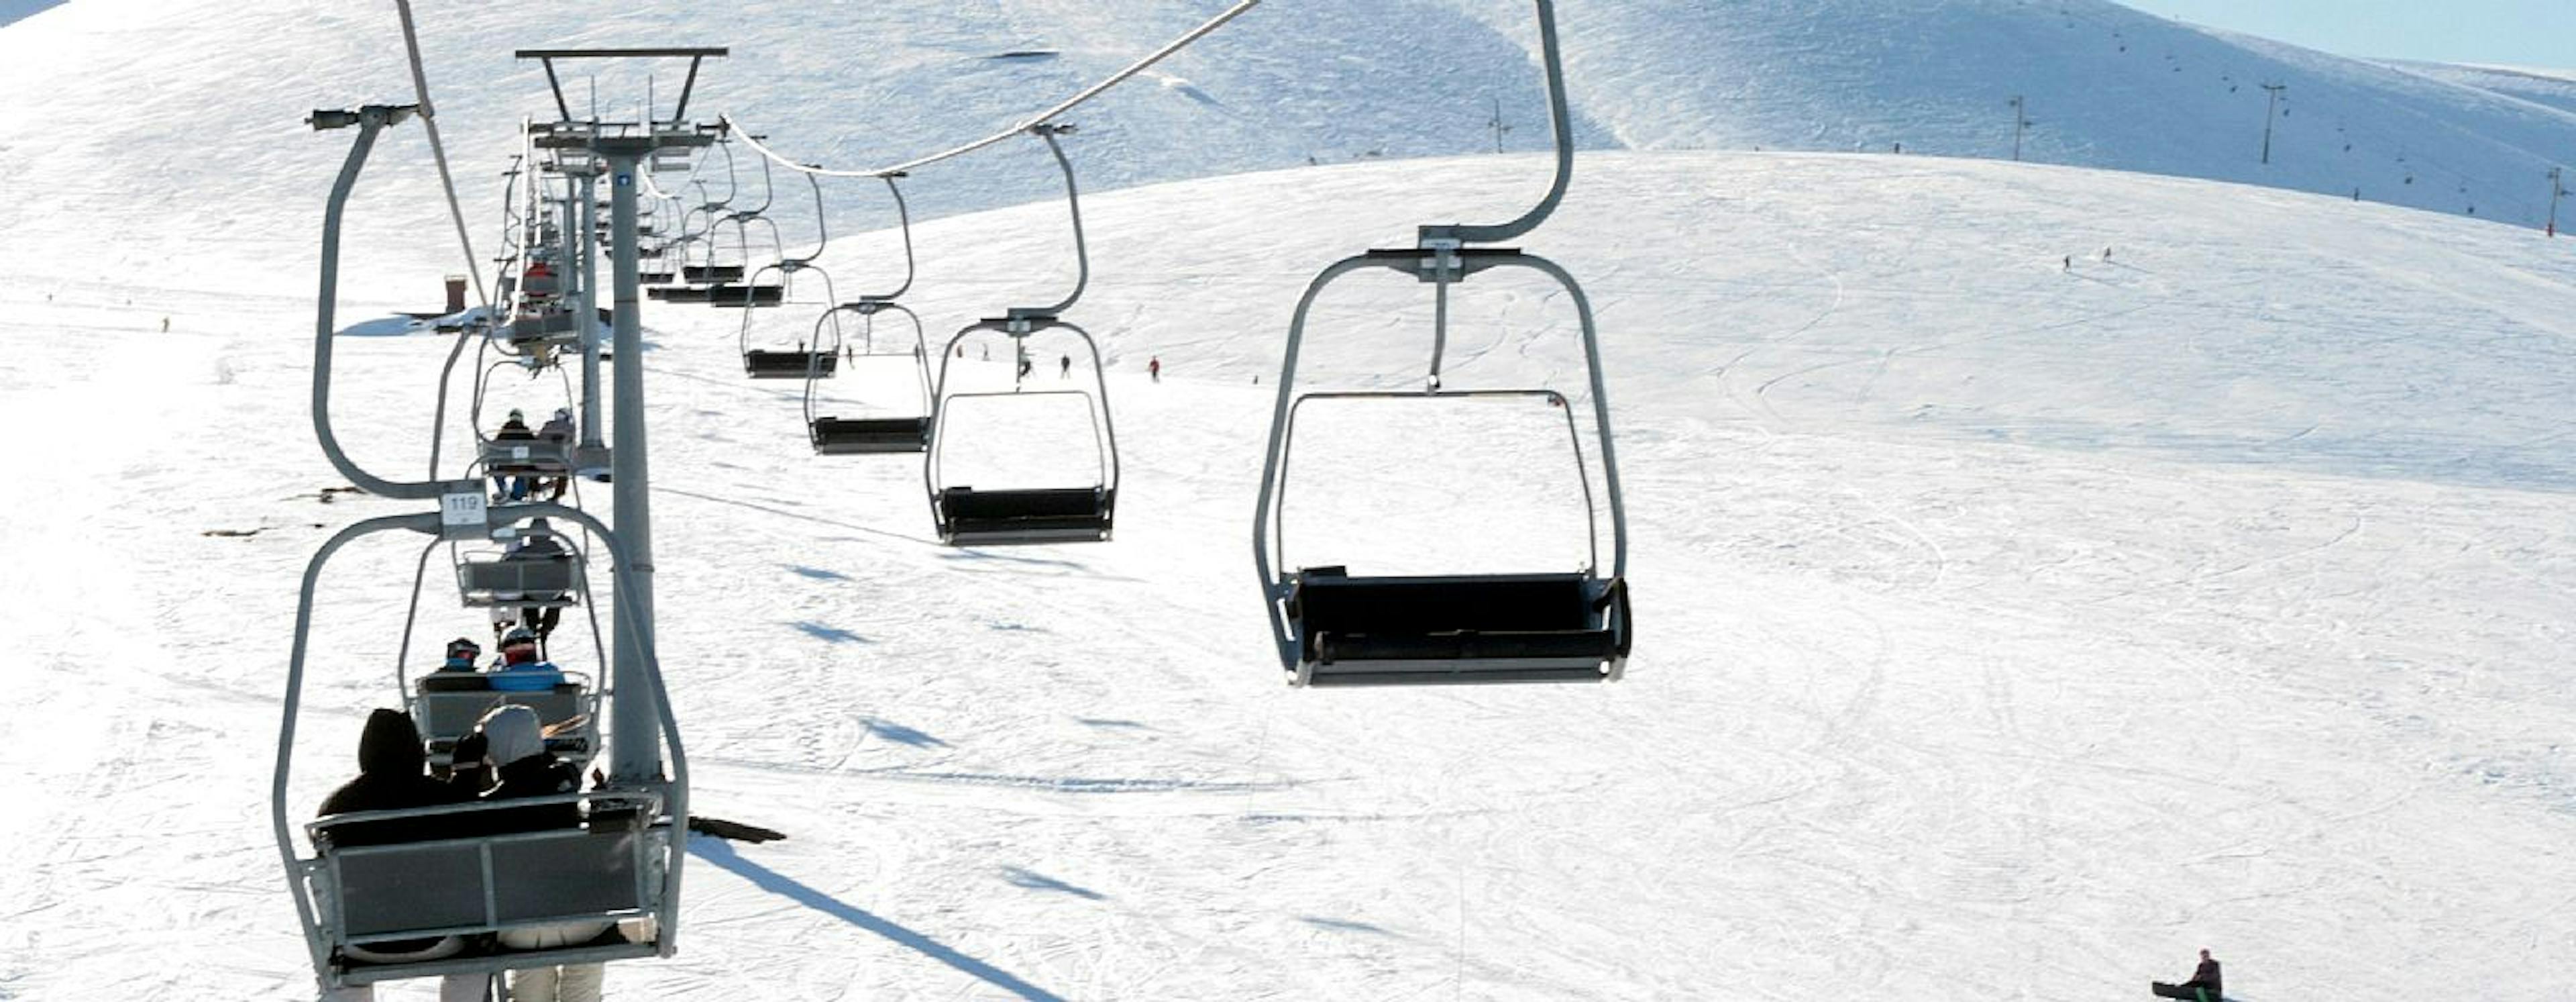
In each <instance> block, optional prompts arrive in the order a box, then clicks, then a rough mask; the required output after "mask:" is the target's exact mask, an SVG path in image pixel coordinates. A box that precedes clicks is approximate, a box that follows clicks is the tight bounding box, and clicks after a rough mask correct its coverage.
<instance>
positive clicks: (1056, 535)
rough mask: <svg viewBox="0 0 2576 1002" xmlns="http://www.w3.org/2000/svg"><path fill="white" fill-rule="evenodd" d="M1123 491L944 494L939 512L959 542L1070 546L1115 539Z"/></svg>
mask: <svg viewBox="0 0 2576 1002" xmlns="http://www.w3.org/2000/svg"><path fill="white" fill-rule="evenodd" d="M1116 495H1117V492H1115V491H1111V490H1107V489H1104V488H1099V487H1075V488H1049V489H1038V490H1008V491H979V490H976V489H974V488H972V487H950V488H947V489H946V490H942V491H940V492H939V514H940V519H941V521H942V522H943V523H944V524H945V525H946V526H947V530H948V536H949V541H951V542H957V543H976V542H985V543H1009V542H1032V543H1034V542H1065V541H1080V540H1101V539H1107V538H1109V529H1110V520H1111V511H1112V508H1113V505H1114V503H1115V501H1116Z"/></svg>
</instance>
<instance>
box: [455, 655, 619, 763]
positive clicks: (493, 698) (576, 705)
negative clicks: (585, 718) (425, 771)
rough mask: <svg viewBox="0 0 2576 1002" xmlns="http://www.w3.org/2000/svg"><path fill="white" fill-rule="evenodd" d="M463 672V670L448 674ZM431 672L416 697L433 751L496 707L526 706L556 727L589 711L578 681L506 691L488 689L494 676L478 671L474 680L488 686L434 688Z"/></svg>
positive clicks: (467, 731) (544, 722)
mask: <svg viewBox="0 0 2576 1002" xmlns="http://www.w3.org/2000/svg"><path fill="white" fill-rule="evenodd" d="M449 674H453V675H463V674H464V673H463V672H453V673H449ZM440 677H442V676H440V675H429V676H426V677H424V678H422V679H421V686H420V695H419V696H417V697H415V698H414V700H413V701H414V703H415V704H416V705H417V709H416V711H415V712H414V714H413V715H414V716H415V717H417V718H419V722H420V733H421V736H422V737H423V738H424V739H426V740H427V741H428V742H429V747H430V750H431V751H433V752H443V751H445V750H447V749H448V748H452V747H454V746H455V744H456V740H457V739H458V738H462V737H464V736H466V735H467V734H471V733H473V732H474V724H475V722H476V721H479V720H482V719H483V714H485V713H487V712H490V711H491V709H492V708H493V707H496V706H524V707H527V708H529V709H531V710H535V711H537V722H538V723H539V724H542V725H544V726H547V727H553V726H555V725H557V724H561V723H563V722H565V721H568V720H573V719H576V718H579V717H580V716H582V715H583V714H585V713H587V712H589V707H588V706H587V705H586V700H585V699H584V698H583V693H582V687H581V686H580V685H579V684H578V683H573V682H564V683H561V684H558V685H555V686H554V687H552V688H548V689H542V690H528V691H505V690H499V689H492V688H488V686H489V685H490V684H491V678H492V677H491V676H489V675H483V674H480V673H477V674H475V675H474V676H473V679H474V680H475V681H476V682H477V683H479V684H481V685H483V686H486V688H479V689H432V688H430V686H429V682H430V680H431V679H436V678H440Z"/></svg>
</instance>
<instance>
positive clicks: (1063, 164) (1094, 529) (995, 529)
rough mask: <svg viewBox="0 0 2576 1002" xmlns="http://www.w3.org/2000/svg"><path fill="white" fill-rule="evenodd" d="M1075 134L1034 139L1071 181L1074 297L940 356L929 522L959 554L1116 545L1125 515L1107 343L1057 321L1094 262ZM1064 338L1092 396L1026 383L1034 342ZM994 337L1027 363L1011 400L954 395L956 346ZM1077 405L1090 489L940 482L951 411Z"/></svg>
mask: <svg viewBox="0 0 2576 1002" xmlns="http://www.w3.org/2000/svg"><path fill="white" fill-rule="evenodd" d="M1072 131H1073V126H1071V125H1057V124H1045V123H1041V124H1038V125H1034V126H1031V127H1030V128H1029V129H1028V132H1029V134H1030V135H1033V136H1036V137H1038V138H1039V139H1041V140H1043V141H1045V143H1046V146H1047V152H1049V153H1050V154H1053V155H1054V157H1055V162H1056V167H1057V169H1058V170H1060V171H1061V172H1062V173H1063V175H1064V195H1065V207H1066V209H1067V210H1068V212H1069V214H1070V215H1071V217H1072V221H1073V249H1074V269H1075V270H1074V284H1073V291H1072V292H1071V293H1070V294H1068V295H1066V296H1065V298H1064V299H1063V300H1062V301H1060V302H1058V303H1056V304H1055V305H1052V306H1038V307H1014V308H1012V309H1011V310H1010V311H1008V313H1007V314H1006V315H1004V316H1003V317H1001V318H999V319H988V320H983V321H979V322H977V323H973V324H969V325H967V326H966V327H965V329H963V330H960V331H958V332H957V334H956V336H955V337H952V338H950V339H949V341H948V343H947V344H946V345H943V346H941V348H940V349H939V381H938V383H937V384H936V388H935V390H934V392H933V393H932V396H931V417H932V421H931V431H930V448H929V455H928V457H927V459H926V461H925V462H924V463H923V465H922V479H923V482H924V483H925V484H926V485H927V486H928V487H929V489H930V514H931V518H932V520H933V522H934V524H935V525H936V526H937V528H938V530H939V538H940V540H941V541H943V542H946V543H949V544H951V545H956V546H979V545H995V544H1005V543H1075V542H1101V541H1105V540H1107V539H1108V538H1109V534H1110V530H1111V529H1112V528H1113V527H1114V526H1115V524H1116V518H1115V516H1116V513H1117V507H1118V429H1117V427H1116V426H1115V425H1114V424H1113V423H1111V421H1110V417H1109V375H1108V368H1107V366H1106V365H1104V364H1103V363H1102V362H1101V359H1100V343H1099V342H1098V341H1095V340H1093V339H1092V337H1091V333H1090V332H1089V331H1085V330H1083V329H1082V328H1080V327H1078V326H1075V325H1073V324H1070V323H1067V322H1065V321H1063V320H1060V319H1057V317H1058V316H1059V315H1061V314H1062V313H1063V312H1064V311H1066V310H1068V309H1071V308H1073V305H1074V304H1075V303H1077V302H1080V301H1081V299H1082V291H1083V289H1084V288H1085V287H1086V286H1088V285H1089V284H1090V282H1091V255H1090V251H1089V248H1088V246H1087V245H1086V243H1085V241H1084V239H1083V233H1082V197H1081V194H1080V192H1079V191H1078V190H1077V189H1076V187H1075V185H1074V176H1073V161H1071V160H1070V159H1067V158H1066V157H1065V155H1064V147H1063V145H1062V144H1061V143H1059V142H1058V141H1057V137H1058V136H1062V135H1065V134H1068V133H1071V132H1072ZM1050 330H1061V331H1065V332H1068V333H1070V334H1072V335H1074V336H1075V337H1077V338H1080V339H1081V340H1082V344H1083V349H1084V355H1085V356H1086V357H1088V358H1089V360H1090V362H1091V368H1090V375H1091V386H1092V388H1091V389H1088V390H1047V391H1028V390H1025V389H1023V388H1022V387H1021V385H1020V383H1019V379H1020V378H1021V377H1022V376H1024V375H1025V374H1026V373H1027V372H1028V371H1029V365H1028V361H1029V353H1028V338H1029V336H1030V335H1032V334H1037V333H1040V332H1044V331H1050ZM978 331H991V332H997V333H1000V334H1003V335H1005V336H1007V337H1008V338H1010V340H1011V343H1012V346H1013V352H1014V354H1015V355H1016V356H1017V357H1018V358H1019V360H1020V368H1019V373H1020V375H1015V376H1014V377H1013V384H1012V388H1011V390H1010V391H1008V392H995V393H956V392H952V390H951V388H950V385H949V381H948V376H949V366H950V363H951V362H954V361H955V360H956V357H957V345H958V343H959V342H961V341H963V340H964V339H965V338H966V336H967V335H970V334H973V333H976V332H978ZM1046 396H1070V397H1077V398H1080V399H1081V400H1082V401H1083V404H1084V406H1085V408H1086V410H1087V411H1088V413H1089V414H1090V417H1091V434H1092V443H1093V448H1094V450H1095V454H1096V455H1097V456H1098V457H1099V465H1098V468H1097V471H1098V472H1097V474H1096V476H1095V477H1094V478H1093V481H1092V483H1090V484H1088V485H1084V486H1071V487H1049V488H1035V489H1019V488H1015V489H1010V490H983V491H979V490H976V489H975V488H974V486H973V485H970V484H950V483H946V482H945V481H944V480H943V479H942V477H941V475H940V454H941V452H942V451H944V450H945V449H946V448H947V447H948V445H949V443H950V441H951V439H952V438H953V437H954V436H952V435H951V434H950V433H949V432H948V424H949V421H950V419H951V416H952V414H953V413H954V411H953V408H952V405H953V404H955V403H956V402H957V401H959V400H966V399H972V398H976V397H1015V398H1020V399H1027V398H1031V397H1046Z"/></svg>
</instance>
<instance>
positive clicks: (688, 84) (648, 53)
mask: <svg viewBox="0 0 2576 1002" xmlns="http://www.w3.org/2000/svg"><path fill="white" fill-rule="evenodd" d="M731 51H732V50H730V49H727V48H725V47H723V46H700V47H693V48H645V49H520V50H519V51H517V52H516V53H513V55H515V56H517V57H518V58H520V59H534V60H536V61H537V62H538V63H539V64H540V65H542V66H544V67H545V68H546V88H547V89H548V90H551V91H553V92H554V96H555V110H556V111H559V112H562V113H563V117H564V120H565V121H567V122H569V121H572V120H573V114H572V104H571V102H569V101H566V100H564V92H563V80H562V78H560V77H557V76H556V75H555V60H558V59H686V60H688V61H689V77H688V79H687V81H685V82H683V83H682V84H680V100H679V104H678V105H677V106H675V107H673V108H672V109H671V117H670V119H669V121H670V123H671V124H673V125H678V124H679V122H680V120H681V119H682V118H685V117H687V116H688V114H689V92H690V91H692V90H695V89H697V85H698V67H699V65H700V64H702V63H704V62H706V61H707V60H709V59H723V58H725V57H726V56H727V55H730V54H731ZM644 114H645V116H646V117H647V118H650V117H651V116H652V114H653V109H651V108H646V109H644Z"/></svg>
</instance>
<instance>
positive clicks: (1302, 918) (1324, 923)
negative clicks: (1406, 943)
mask: <svg viewBox="0 0 2576 1002" xmlns="http://www.w3.org/2000/svg"><path fill="white" fill-rule="evenodd" d="M1297 921H1299V922H1303V923H1306V924H1307V925H1311V926H1314V927H1315V928H1318V929H1330V930H1332V931H1334V932H1365V933H1369V934H1371V935H1375V936H1393V935H1395V933H1394V932H1393V931H1391V930H1389V929H1387V928H1386V927H1384V926H1379V925H1373V924H1371V923H1367V922H1357V921H1353V920H1351V919H1337V918H1325V917H1323V916H1320V915H1299V916H1297Z"/></svg>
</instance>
